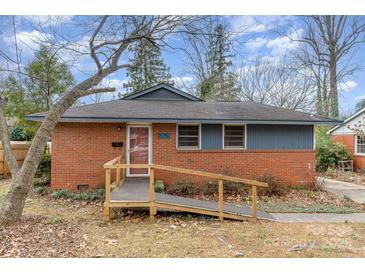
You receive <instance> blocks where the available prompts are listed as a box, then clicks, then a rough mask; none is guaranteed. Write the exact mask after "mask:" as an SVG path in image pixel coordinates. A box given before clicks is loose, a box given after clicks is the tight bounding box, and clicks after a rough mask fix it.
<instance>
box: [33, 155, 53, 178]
mask: <svg viewBox="0 0 365 274" xmlns="http://www.w3.org/2000/svg"><path fill="white" fill-rule="evenodd" d="M35 176H36V177H45V176H47V177H48V178H51V155H50V154H48V153H44V154H43V155H42V158H41V161H40V162H39V166H38V169H37V172H36V174H35Z"/></svg>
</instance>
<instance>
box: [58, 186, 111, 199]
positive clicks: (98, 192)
mask: <svg viewBox="0 0 365 274" xmlns="http://www.w3.org/2000/svg"><path fill="white" fill-rule="evenodd" d="M104 194H105V190H104V189H103V188H99V189H94V190H90V191H85V192H73V191H71V190H69V189H60V190H55V191H53V193H52V197H53V198H54V199H68V200H72V201H85V202H91V201H102V200H104Z"/></svg>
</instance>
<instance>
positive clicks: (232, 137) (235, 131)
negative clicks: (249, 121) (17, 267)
mask: <svg viewBox="0 0 365 274" xmlns="http://www.w3.org/2000/svg"><path fill="white" fill-rule="evenodd" d="M223 130H224V132H223V136H224V138H223V139H224V140H223V143H224V148H245V126H244V125H224V129H223Z"/></svg>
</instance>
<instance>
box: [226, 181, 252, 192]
mask: <svg viewBox="0 0 365 274" xmlns="http://www.w3.org/2000/svg"><path fill="white" fill-rule="evenodd" d="M247 190H248V187H247V185H244V184H241V183H237V182H225V183H224V193H227V194H236V193H242V192H246V191H247Z"/></svg>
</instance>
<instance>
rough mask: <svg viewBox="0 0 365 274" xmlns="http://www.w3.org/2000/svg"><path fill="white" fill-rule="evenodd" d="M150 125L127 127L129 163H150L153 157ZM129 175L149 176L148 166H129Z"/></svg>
mask: <svg viewBox="0 0 365 274" xmlns="http://www.w3.org/2000/svg"><path fill="white" fill-rule="evenodd" d="M150 129H151V128H150V126H128V127H127V138H128V140H127V163H128V164H149V163H150V159H151V140H150V138H151V136H150ZM127 175H128V176H148V175H149V169H148V168H129V169H127Z"/></svg>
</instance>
